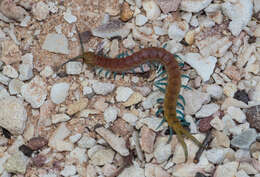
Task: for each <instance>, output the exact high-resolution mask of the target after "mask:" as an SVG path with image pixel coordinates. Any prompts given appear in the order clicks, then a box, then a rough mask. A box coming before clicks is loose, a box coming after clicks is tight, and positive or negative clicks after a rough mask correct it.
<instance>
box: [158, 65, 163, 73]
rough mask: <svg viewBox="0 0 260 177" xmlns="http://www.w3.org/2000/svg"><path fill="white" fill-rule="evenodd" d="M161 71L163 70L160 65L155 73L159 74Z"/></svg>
mask: <svg viewBox="0 0 260 177" xmlns="http://www.w3.org/2000/svg"><path fill="white" fill-rule="evenodd" d="M162 70H163V66H162V65H160V66H159V68H158V69H157V71H156V72H157V73H160V72H161V71H162Z"/></svg>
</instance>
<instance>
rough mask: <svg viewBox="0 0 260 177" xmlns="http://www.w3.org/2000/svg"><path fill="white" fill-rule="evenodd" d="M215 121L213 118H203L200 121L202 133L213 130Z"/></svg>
mask: <svg viewBox="0 0 260 177" xmlns="http://www.w3.org/2000/svg"><path fill="white" fill-rule="evenodd" d="M212 119H213V116H210V117H206V118H203V119H201V120H200V121H199V130H200V131H201V132H208V131H209V130H210V129H211V127H212V126H211V124H210V122H211V120H212Z"/></svg>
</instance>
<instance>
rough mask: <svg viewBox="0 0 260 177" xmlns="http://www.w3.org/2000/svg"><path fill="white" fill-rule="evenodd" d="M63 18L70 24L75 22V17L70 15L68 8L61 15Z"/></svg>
mask: <svg viewBox="0 0 260 177" xmlns="http://www.w3.org/2000/svg"><path fill="white" fill-rule="evenodd" d="M63 18H64V20H66V21H67V22H68V23H70V24H71V23H74V22H76V21H77V17H76V16H75V15H72V14H71V10H70V9H69V8H68V9H67V10H66V12H64V13H63Z"/></svg>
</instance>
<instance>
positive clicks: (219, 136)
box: [211, 131, 230, 148]
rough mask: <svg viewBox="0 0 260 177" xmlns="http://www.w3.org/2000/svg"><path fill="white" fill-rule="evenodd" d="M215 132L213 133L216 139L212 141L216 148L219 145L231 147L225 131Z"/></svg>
mask: <svg viewBox="0 0 260 177" xmlns="http://www.w3.org/2000/svg"><path fill="white" fill-rule="evenodd" d="M213 134H214V135H213V136H214V139H213V140H212V143H211V146H212V147H216V148H219V147H226V148H229V147H230V140H229V137H228V136H227V135H226V134H225V133H223V132H220V131H215V132H214V133H213Z"/></svg>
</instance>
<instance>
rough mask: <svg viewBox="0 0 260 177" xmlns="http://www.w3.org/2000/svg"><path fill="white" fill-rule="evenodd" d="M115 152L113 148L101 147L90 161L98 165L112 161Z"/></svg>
mask: <svg viewBox="0 0 260 177" xmlns="http://www.w3.org/2000/svg"><path fill="white" fill-rule="evenodd" d="M114 155H115V152H114V151H113V150H111V149H101V150H99V151H97V152H95V153H94V154H93V155H92V156H91V160H90V163H91V164H93V165H97V166H102V165H105V164H110V163H112V161H113V159H114Z"/></svg>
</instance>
